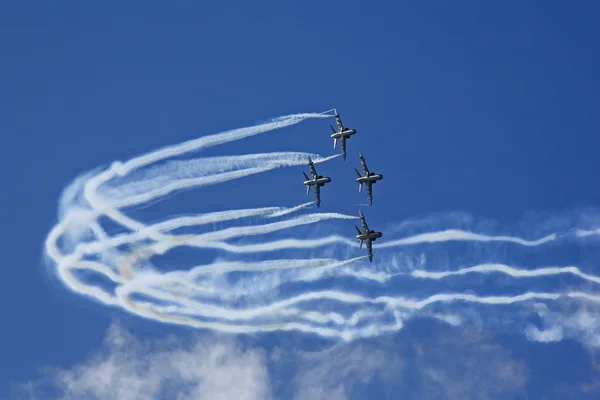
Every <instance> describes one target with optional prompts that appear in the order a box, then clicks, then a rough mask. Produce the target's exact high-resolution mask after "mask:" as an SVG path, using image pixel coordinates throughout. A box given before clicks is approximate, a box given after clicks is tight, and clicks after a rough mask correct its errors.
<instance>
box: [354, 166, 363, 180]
mask: <svg viewBox="0 0 600 400" xmlns="http://www.w3.org/2000/svg"><path fill="white" fill-rule="evenodd" d="M354 170H355V171H356V175H358V177H359V178H362V175H361V174H360V172H358V170H357V169H356V168H354Z"/></svg>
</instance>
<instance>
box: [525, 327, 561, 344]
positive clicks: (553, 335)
mask: <svg viewBox="0 0 600 400" xmlns="http://www.w3.org/2000/svg"><path fill="white" fill-rule="evenodd" d="M525 335H526V336H527V339H529V340H533V341H535V342H542V343H548V342H559V341H561V340H562V339H563V330H562V328H561V327H560V326H555V327H552V328H549V329H544V330H539V329H538V328H536V327H535V326H528V327H527V329H525Z"/></svg>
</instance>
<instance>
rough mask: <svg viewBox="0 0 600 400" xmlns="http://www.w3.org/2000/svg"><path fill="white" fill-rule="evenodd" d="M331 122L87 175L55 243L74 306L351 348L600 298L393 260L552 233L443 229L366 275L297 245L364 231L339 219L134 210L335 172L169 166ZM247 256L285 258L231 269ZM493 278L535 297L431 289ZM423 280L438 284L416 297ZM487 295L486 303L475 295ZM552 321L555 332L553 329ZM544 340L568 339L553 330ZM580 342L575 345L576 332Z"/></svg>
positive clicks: (527, 274)
mask: <svg viewBox="0 0 600 400" xmlns="http://www.w3.org/2000/svg"><path fill="white" fill-rule="evenodd" d="M329 117H330V115H326V114H325V113H318V114H317V113H308V114H296V115H289V116H284V117H279V118H276V119H274V120H273V121H270V122H267V123H264V124H260V125H256V126H251V127H246V128H241V129H234V130H230V131H227V132H223V133H218V134H215V135H209V136H204V137H201V138H199V139H195V140H191V141H188V142H185V143H181V144H178V145H174V146H170V147H166V148H163V149H160V150H157V151H153V152H150V153H148V154H145V155H142V156H140V157H136V158H133V159H131V160H128V161H125V162H119V161H116V162H114V163H112V164H111V166H110V167H109V168H107V169H104V170H96V171H93V172H90V173H88V174H85V175H82V176H80V177H79V178H77V179H76V180H75V181H74V182H73V183H72V184H71V186H69V187H68V188H66V189H65V191H64V192H63V196H62V198H61V201H60V207H59V221H58V223H57V224H56V226H54V228H52V230H51V231H50V233H49V234H48V237H47V239H46V243H45V249H46V253H47V255H48V256H49V258H50V259H51V260H52V262H53V264H54V265H53V266H54V268H55V271H56V274H57V276H58V277H59V278H60V279H61V281H62V282H63V283H64V285H65V286H66V287H68V288H69V289H70V290H72V291H73V292H75V293H79V294H81V295H84V296H87V297H90V298H92V299H95V300H96V301H98V302H100V303H102V304H106V305H110V306H114V307H120V308H122V309H123V310H126V311H128V312H131V313H134V314H136V315H139V316H142V317H144V318H149V319H153V320H156V321H160V322H165V323H173V324H183V325H188V326H192V327H198V328H203V329H213V330H220V331H226V332H233V333H250V332H268V331H291V330H296V331H301V332H306V333H311V334H316V335H320V336H323V337H328V338H333V339H342V340H352V339H355V338H358V337H365V336H372V335H379V334H382V333H385V332H390V331H395V330H398V329H401V328H402V327H403V323H404V321H406V319H408V318H410V317H411V316H412V315H427V316H431V317H434V318H437V319H440V320H443V321H445V322H447V323H451V324H459V323H460V322H461V321H462V318H461V310H462V311H465V310H467V309H470V310H475V313H474V314H475V315H483V313H479V312H478V311H477V310H478V309H477V308H476V307H479V306H481V307H505V308H506V307H516V306H519V304H521V305H523V307H526V305H531V304H538V305H539V304H540V302H541V303H549V302H556V301H560V300H561V299H563V300H564V299H571V300H578V301H585V302H588V303H593V304H595V303H600V295H596V294H594V293H588V292H585V291H583V290H570V289H565V288H563V287H559V290H557V291H550V292H548V291H545V290H543V289H542V288H539V287H537V286H536V284H537V282H538V280H539V279H542V277H545V278H552V277H556V276H559V275H570V276H573V277H575V278H578V279H581V280H582V281H584V282H586V283H588V284H597V283H600V277H596V276H594V275H593V274H591V273H588V272H584V271H583V270H582V269H581V268H580V267H577V266H574V265H572V266H566V267H542V268H537V269H520V268H517V267H513V266H510V265H506V264H501V263H492V262H480V263H478V264H476V265H475V266H472V267H464V268H459V269H457V270H441V271H440V270H437V271H428V270H426V269H425V268H424V263H423V262H421V263H420V264H423V265H419V266H417V268H415V267H414V266H410V265H409V264H410V263H408V262H404V263H402V262H400V263H399V262H398V261H397V259H398V257H399V255H400V254H401V253H400V250H401V249H402V250H403V251H409V250H407V249H410V248H411V247H413V248H414V247H416V246H417V245H421V246H425V245H427V246H428V247H427V250H423V251H424V252H425V253H424V254H423V255H421V258H422V259H423V260H424V259H425V258H426V257H425V255H430V252H433V251H435V250H433V249H435V248H439V246H452V245H453V244H452V243H478V244H480V245H482V246H484V245H486V244H490V243H505V244H506V245H510V246H516V247H523V248H534V247H540V246H544V245H547V244H549V243H552V242H554V243H558V242H560V241H559V239H560V238H561V237H563V236H559V235H557V234H556V233H554V234H550V235H546V236H544V237H542V238H538V239H533V240H532V239H525V238H520V237H514V236H510V235H491V234H480V233H474V232H470V231H464V230H458V229H445V230H440V231H433V232H424V233H419V234H416V235H412V236H408V237H401V238H396V239H393V238H392V239H387V237H386V239H387V240H384V241H382V242H381V243H380V242H379V241H377V243H376V244H375V246H374V247H375V249H376V251H377V255H376V260H375V262H374V263H373V264H370V263H365V262H364V260H365V258H366V256H365V255H364V254H363V253H360V252H359V249H358V247H359V243H358V242H357V241H355V240H354V239H353V238H352V237H351V236H348V237H345V236H340V235H337V234H330V235H325V236H323V237H312V236H311V237H310V238H306V237H293V236H294V234H296V235H298V234H297V232H298V229H300V227H302V226H304V227H308V226H311V225H314V224H316V223H319V222H321V221H326V220H334V221H335V220H340V221H344V220H351V219H356V218H357V216H355V215H346V214H342V213H337V212H324V213H310V214H304V215H296V216H294V215H295V214H298V213H300V212H301V211H302V210H304V209H305V208H307V207H309V206H311V205H312V204H313V202H309V203H304V204H300V205H298V206H295V207H291V208H285V207H274V206H272V207H261V208H251V209H236V210H227V211H218V212H211V213H204V214H196V215H180V216H174V217H169V218H165V219H162V220H160V221H158V222H154V223H147V222H144V221H141V220H137V219H134V218H133V217H132V216H130V215H128V213H127V212H126V210H125V209H128V208H130V207H136V206H138V207H139V206H145V205H148V204H150V203H151V202H155V201H158V200H161V199H164V198H165V197H166V196H168V195H172V194H174V193H177V192H179V191H183V190H189V189H191V188H198V189H201V188H202V187H206V186H208V185H215V184H218V183H221V182H226V181H230V180H234V179H241V178H244V177H247V176H250V175H253V174H259V173H263V172H267V171H270V170H273V169H276V168H281V167H290V166H300V165H305V164H306V159H307V157H309V156H310V157H311V158H312V160H313V161H314V162H315V163H321V162H327V161H330V160H332V159H335V158H337V157H339V155H333V156H329V157H322V156H320V155H318V154H309V153H300V152H277V153H263V154H247V155H238V156H219V157H206V158H191V159H177V160H169V159H171V158H174V157H180V158H181V157H184V156H190V155H191V154H192V153H197V152H199V151H201V150H203V149H207V148H209V147H212V146H217V145H219V144H224V143H227V142H231V141H234V140H240V139H244V138H248V137H251V136H254V135H258V134H261V133H265V132H267V131H271V130H276V129H281V128H285V127H287V126H290V125H294V124H297V123H299V122H301V121H303V120H306V119H310V118H313V119H319V118H329ZM249 218H252V219H254V220H255V219H257V218H258V219H260V220H261V222H259V223H255V224H250V223H249V222H248V221H250V220H249ZM106 220H108V221H109V222H110V224H112V225H115V226H118V227H119V230H118V231H117V232H115V231H114V229H112V231H111V229H108V228H106V227H105V224H103V222H102V221H106ZM217 223H219V224H225V223H227V224H233V225H229V226H227V227H224V228H223V227H219V229H213V230H212V231H210V230H207V229H205V228H204V230H203V227H205V226H206V225H210V224H217ZM236 224H237V225H236ZM275 232H277V234H278V235H280V234H284V233H286V232H287V234H288V235H289V236H292V237H287V238H283V239H281V238H279V239H276V240H268V239H264V238H263V237H264V236H265V235H268V234H272V233H275ZM597 232H600V230H599V231H595V230H586V231H583V230H580V231H576V233H575V236H576V237H581V238H584V237H587V236H590V235H594V234H597ZM303 236H306V235H303ZM239 239H244V241H245V243H240V242H239ZM248 242H250V243H248ZM181 248H186V249H189V250H193V251H196V252H197V253H200V258H202V259H205V258H206V254H209V253H210V254H212V253H213V252H217V253H219V254H220V255H219V256H218V257H217V258H215V259H213V260H212V261H209V262H204V263H203V264H200V265H198V263H197V262H192V265H191V266H186V265H185V262H184V261H183V258H175V259H171V260H172V261H171V262H170V264H169V265H163V264H164V263H161V262H160V261H157V260H158V259H160V257H164V256H168V255H169V254H171V253H172V252H173V251H175V250H177V249H181ZM298 251H301V252H300V253H301V254H303V257H301V258H297V257H296V258H294V257H291V252H296V253H298ZM308 252H311V253H319V252H324V253H325V252H326V254H329V256H328V257H319V256H314V255H313V256H311V254H307V253H308ZM245 254H250V255H254V256H256V255H259V254H262V255H266V256H271V255H273V257H275V258H273V257H271V259H263V260H256V259H255V258H253V259H250V260H238V259H232V257H240V256H243V255H245ZM332 255H337V256H332ZM341 255H344V257H340V256H341ZM450 261H451V260H450ZM157 264H161V265H157ZM493 273H496V274H499V275H504V276H505V277H510V278H514V279H515V282H519V281H521V282H522V281H524V280H526V279H528V280H532V281H533V284H532V285H529V286H528V287H527V288H524V289H523V290H520V289H519V290H517V289H515V290H513V292H511V293H501V294H497V293H490V292H487V293H486V292H485V289H481V290H479V289H480V288H477V287H476V286H473V287H470V288H469V291H468V292H460V291H449V290H447V289H446V288H444V287H442V286H440V285H439V284H435V283H436V282H439V283H440V284H442V283H444V282H446V281H449V280H452V279H458V278H460V277H468V276H476V275H484V274H485V275H490V274H493ZM425 281H429V282H431V283H433V284H434V285H433V286H432V285H427V286H424V285H420V284H419V283H420V282H421V283H423V282H425ZM469 282H470V283H476V282H474V281H473V282H472V281H469ZM477 291H482V292H483V293H480V294H476V292H477ZM538 309H539V307H538ZM486 310H488V309H486ZM471 314H473V313H471ZM485 314H490V312H489V311H486V313H485ZM516 314H517V313H515V314H513V315H516ZM552 321H553V323H556V318H555V317H554V318H553V320H552ZM515 324H516V326H520V325H519V323H515ZM521 325H522V324H521ZM562 328H563V327H561V328H560V332H561V333H562V332H564V329H562ZM548 329H553V330H552V332H556V331H558V330H557V329H556V327H550V328H548ZM526 334H527V335H528V337H533V338H534V339H535V337H536V335H537V337H538V338H539V337H544V338H547V337H548V333H547V331H543V330H540V329H538V328H537V327H531V326H529V327H528V328H527V330H526ZM572 336H577V332H575V333H573V334H572Z"/></svg>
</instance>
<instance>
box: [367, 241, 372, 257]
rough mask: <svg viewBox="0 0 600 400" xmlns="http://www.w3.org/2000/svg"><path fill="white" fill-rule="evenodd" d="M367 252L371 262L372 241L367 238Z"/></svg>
mask: <svg viewBox="0 0 600 400" xmlns="http://www.w3.org/2000/svg"><path fill="white" fill-rule="evenodd" d="M367 254H368V255H369V261H371V262H373V242H372V241H371V239H367Z"/></svg>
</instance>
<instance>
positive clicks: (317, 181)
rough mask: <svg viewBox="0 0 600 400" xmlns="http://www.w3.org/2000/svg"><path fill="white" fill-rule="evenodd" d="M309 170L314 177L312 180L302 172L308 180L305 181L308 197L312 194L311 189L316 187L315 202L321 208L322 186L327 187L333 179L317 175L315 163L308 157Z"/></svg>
mask: <svg viewBox="0 0 600 400" xmlns="http://www.w3.org/2000/svg"><path fill="white" fill-rule="evenodd" d="M308 168H309V169H310V174H311V175H312V179H310V178H309V177H308V175H306V173H305V172H304V171H302V173H303V174H304V177H305V178H306V180H305V181H304V184H305V185H306V195H307V196H308V194H309V193H310V187H311V186H314V187H315V202H316V203H317V207H320V204H321V186H323V185H325V184H326V183H329V182H331V178H329V177H327V176H323V175H317V170H316V169H315V166H314V165H313V162H312V160H311V159H310V157H308Z"/></svg>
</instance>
